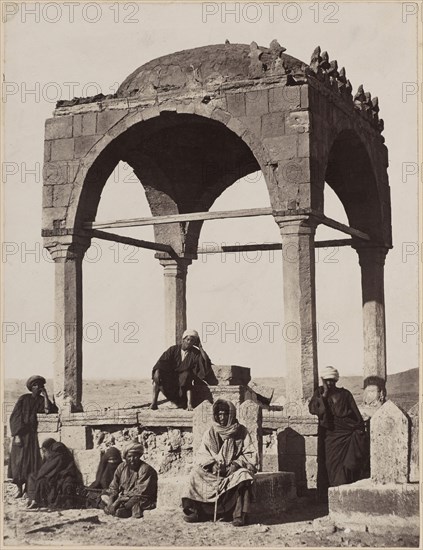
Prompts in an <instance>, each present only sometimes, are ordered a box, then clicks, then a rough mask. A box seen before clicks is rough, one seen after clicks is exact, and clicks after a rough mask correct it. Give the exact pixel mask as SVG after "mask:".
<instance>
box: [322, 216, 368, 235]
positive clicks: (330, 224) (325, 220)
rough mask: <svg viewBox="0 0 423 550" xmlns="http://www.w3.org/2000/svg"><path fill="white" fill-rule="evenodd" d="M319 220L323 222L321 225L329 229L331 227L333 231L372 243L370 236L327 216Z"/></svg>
mask: <svg viewBox="0 0 423 550" xmlns="http://www.w3.org/2000/svg"><path fill="white" fill-rule="evenodd" d="M319 219H320V220H321V223H322V224H323V225H326V226H327V227H331V228H332V229H337V230H338V231H342V233H346V234H347V235H352V236H353V237H358V238H359V239H363V240H365V241H370V237H369V235H367V233H363V232H362V231H359V230H358V229H354V228H353V227H349V226H348V225H345V224H343V223H340V222H337V221H336V220H333V219H332V218H327V217H326V216H319Z"/></svg>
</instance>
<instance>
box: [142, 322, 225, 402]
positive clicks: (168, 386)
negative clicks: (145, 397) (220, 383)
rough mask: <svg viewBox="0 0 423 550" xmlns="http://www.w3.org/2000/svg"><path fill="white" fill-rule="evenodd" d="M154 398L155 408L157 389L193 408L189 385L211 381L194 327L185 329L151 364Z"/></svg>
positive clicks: (209, 362)
mask: <svg viewBox="0 0 423 550" xmlns="http://www.w3.org/2000/svg"><path fill="white" fill-rule="evenodd" d="M152 378H153V399H152V402H151V405H150V409H153V410H155V409H157V399H158V397H159V392H160V391H161V392H162V393H163V395H164V396H165V397H166V398H167V399H169V401H172V402H173V403H175V404H176V405H177V406H178V407H181V408H186V409H188V410H189V411H192V386H193V384H194V383H195V381H198V380H205V381H208V382H209V383H214V382H215V380H214V374H213V371H212V369H211V361H210V359H209V357H208V355H207V353H206V352H205V351H204V349H203V346H202V345H201V341H200V336H199V334H198V332H197V331H196V330H186V331H185V332H184V333H183V335H182V343H181V344H177V345H176V346H171V347H170V348H169V349H168V350H166V351H165V352H164V353H163V354H162V355H161V357H160V358H159V360H158V361H157V363H156V364H155V365H154V367H153V372H152Z"/></svg>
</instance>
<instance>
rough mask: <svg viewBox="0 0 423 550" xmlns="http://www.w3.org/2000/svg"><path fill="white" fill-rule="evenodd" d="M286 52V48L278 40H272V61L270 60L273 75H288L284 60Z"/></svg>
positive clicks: (270, 51)
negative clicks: (283, 55) (283, 56)
mask: <svg viewBox="0 0 423 550" xmlns="http://www.w3.org/2000/svg"><path fill="white" fill-rule="evenodd" d="M285 51H286V48H284V47H283V46H281V45H280V44H279V42H278V41H277V40H276V39H275V40H272V42H271V43H270V47H269V54H270V59H269V60H268V63H269V66H270V67H269V68H270V73H271V74H272V75H277V74H286V70H285V66H284V62H283V59H282V54H283V52H285Z"/></svg>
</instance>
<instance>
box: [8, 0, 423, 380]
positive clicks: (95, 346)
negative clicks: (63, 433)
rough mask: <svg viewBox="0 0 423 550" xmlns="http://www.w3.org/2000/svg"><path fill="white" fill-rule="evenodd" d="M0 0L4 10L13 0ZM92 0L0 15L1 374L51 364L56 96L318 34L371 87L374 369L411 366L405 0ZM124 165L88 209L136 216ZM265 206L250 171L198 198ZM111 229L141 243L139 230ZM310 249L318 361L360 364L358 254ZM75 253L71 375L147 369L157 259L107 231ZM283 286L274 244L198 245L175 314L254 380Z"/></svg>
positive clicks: (274, 361)
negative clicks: (206, 252)
mask: <svg viewBox="0 0 423 550" xmlns="http://www.w3.org/2000/svg"><path fill="white" fill-rule="evenodd" d="M4 4H5V5H7V6H8V10H9V11H8V12H7V13H8V14H9V13H11V11H13V5H12V4H11V3H7V2H6V3H4ZM91 4H92V6H91V8H90V10H87V9H85V8H84V5H83V4H81V3H78V2H76V3H75V6H74V13H73V14H72V13H71V12H70V7H66V6H65V5H62V4H58V3H56V4H54V5H53V3H50V7H49V8H48V10H44V11H43V4H41V3H36V4H33V5H32V9H33V11H34V14H33V15H31V14H30V11H29V10H30V5H29V4H21V5H19V6H20V10H19V12H18V13H16V15H14V16H13V17H8V18H7V23H6V25H5V26H4V30H5V41H6V44H5V46H6V47H5V50H4V51H5V53H4V56H5V67H4V75H3V80H4V81H5V83H6V84H4V86H5V87H4V92H6V93H5V97H4V103H3V107H4V110H5V121H6V122H5V132H4V133H5V140H4V163H3V189H4V199H5V201H4V241H5V244H4V245H3V258H2V261H3V263H2V266H3V270H4V287H3V288H4V318H3V345H4V352H5V353H4V354H3V358H4V366H5V375H6V377H27V376H29V375H31V374H34V373H39V374H43V375H45V376H51V375H52V374H53V353H54V344H53V343H52V340H54V336H55V335H54V331H53V330H52V324H51V323H53V322H54V301H53V299H54V264H53V262H52V261H51V260H50V259H49V256H48V253H47V252H46V251H45V252H43V249H42V239H41V236H40V232H41V197H42V177H41V167H42V159H43V140H44V121H45V119H46V118H48V117H50V116H51V114H52V111H53V109H54V104H55V101H56V100H57V99H60V98H61V99H69V98H71V97H73V96H74V95H76V96H82V95H94V94H95V93H99V92H100V91H102V92H103V93H105V94H107V93H113V92H114V91H116V89H117V87H118V85H119V84H120V83H121V82H122V81H123V80H124V79H125V78H126V76H127V75H128V74H130V73H131V72H132V71H134V70H135V69H136V68H137V67H138V66H140V65H142V64H144V63H146V62H147V61H149V60H151V59H154V58H156V57H159V56H161V55H165V54H169V53H172V52H176V51H180V50H183V49H187V48H194V47H198V46H203V45H208V44H219V43H224V42H225V39H229V40H230V42H231V43H247V44H249V43H251V42H252V41H255V42H257V43H258V44H259V45H262V46H268V45H269V44H270V42H271V40H272V39H274V38H277V39H278V41H279V42H280V44H281V45H283V46H284V47H285V48H286V53H288V54H290V55H292V56H294V57H297V58H298V59H301V60H303V61H305V62H306V63H308V62H309V61H310V56H311V53H312V52H313V50H314V48H315V47H316V46H317V45H320V46H321V48H322V51H323V50H327V51H328V53H329V56H330V59H331V60H332V59H337V60H338V65H339V67H342V66H345V68H346V71H347V77H348V78H349V79H350V80H351V82H352V85H353V92H354V93H355V92H356V90H357V88H358V86H359V85H360V84H363V85H364V89H365V91H370V92H371V94H372V96H378V97H379V105H380V113H379V116H380V117H381V118H383V119H384V121H385V131H384V133H383V135H384V136H385V139H386V145H387V147H388V150H389V163H390V164H389V179H390V185H391V200H392V224H393V241H394V249H393V250H391V251H390V252H389V254H388V257H387V262H386V271H385V272H386V278H385V297H386V317H387V357H388V359H387V360H388V374H389V373H395V372H399V371H403V370H406V369H410V368H414V367H417V366H418V340H419V338H418V335H417V322H418V313H417V304H418V294H417V292H418V290H417V289H418V286H417V285H418V273H417V270H418V233H417V215H418V209H417V186H418V178H417V175H416V164H415V163H416V162H417V99H418V98H417V93H416V82H417V57H416V51H417V47H416V15H413V14H412V13H411V12H412V9H413V8H412V6H413V5H415V4H412V3H404V4H402V3H399V2H398V3H395V2H392V3H373V4H370V3H369V4H367V3H360V4H358V3H356V4H352V3H335V2H326V3H322V4H317V3H313V4H308V3H301V4H296V3H290V4H289V5H288V7H287V6H286V5H283V4H282V3H276V4H275V5H274V12H273V15H272V13H271V11H270V6H269V4H267V6H266V5H261V6H260V10H258V9H256V7H254V6H252V5H251V4H247V6H250V7H248V8H245V7H243V5H242V4H236V5H235V4H233V5H232V8H234V7H235V11H236V13H235V14H231V13H229V11H227V12H225V6H224V5H223V4H218V3H211V2H210V3H207V4H204V5H203V6H202V5H201V4H198V5H194V4H156V5H151V4H150V5H149V4H135V3H122V4H120V7H119V11H116V10H117V7H116V6H117V4H116V3H114V4H100V3H91ZM37 6H38V8H37ZM55 6H56V7H55ZM404 6H405V7H404ZM4 9H5V8H3V15H4V16H5V11H4ZM228 9H229V7H228V6H227V7H226V10H228ZM37 10H38V11H37ZM71 16H73V17H71ZM238 16H239V17H238ZM235 17H238V20H237V21H235ZM84 18H85V20H84ZM70 19H73V20H72V21H70ZM87 19H88V20H87ZM96 20H97V21H96ZM129 21H133V22H129ZM25 170H26V172H25ZM30 170H35V173H30V172H29V171H30ZM131 174H132V172H131V170H130V169H129V167H128V166H127V165H124V164H120V165H119V168H118V172H116V174H115V175H114V176H112V177H111V178H110V180H109V182H108V183H107V184H106V187H105V189H104V192H103V195H102V199H101V202H100V207H99V211H98V215H97V220H99V221H100V220H108V219H114V218H126V217H139V216H148V215H150V211H149V208H148V205H147V201H146V198H145V195H144V192H143V188H142V186H141V184H140V183H139V182H138V180H136V178H135V177H134V176H133V175H131ZM413 174H414V175H413ZM268 205H270V202H269V196H268V193H267V189H266V186H265V183H264V180H263V178H262V176H261V174H260V173H258V174H251V175H250V176H249V177H247V178H245V179H244V180H240V181H239V182H237V183H236V184H234V185H233V186H232V187H231V188H229V189H228V190H227V191H226V192H225V193H224V194H223V195H222V196H221V197H219V199H218V200H217V201H216V202H215V204H214V205H213V210H230V209H238V208H249V207H262V206H268ZM325 214H326V215H327V216H329V217H332V218H335V219H337V220H338V221H341V222H344V223H346V215H345V213H344V211H343V207H342V205H341V204H340V203H339V201H338V199H337V198H336V197H335V195H334V193H333V192H332V191H331V189H330V188H329V187H328V186H326V191H325ZM116 232H120V233H121V234H128V235H134V236H137V237H140V238H146V239H151V240H153V230H152V228H151V227H149V228H140V229H133V230H126V231H125V230H123V229H119V230H117V231H116ZM326 238H344V235H342V234H340V233H338V232H336V231H333V230H330V229H328V228H325V227H319V228H318V230H317V235H316V240H322V239H326ZM266 241H269V242H279V241H280V234H279V230H278V228H277V225H276V224H275V222H274V221H273V218H272V217H263V218H249V219H238V220H225V221H209V222H205V224H204V227H203V231H202V234H201V236H200V242H202V243H212V242H215V243H218V244H219V245H220V244H222V243H226V244H234V243H237V242H238V243H247V242H266ZM30 251H33V253H32V254H31V253H30ZM317 254H318V255H317V256H316V287H317V319H318V327H319V343H318V360H319V366H320V367H323V366H324V365H326V364H333V365H335V366H336V367H337V368H338V369H339V370H340V372H341V375H342V374H345V375H352V374H356V375H360V374H361V373H362V361H363V354H362V348H363V342H362V319H361V289H360V270H359V265H358V261H357V255H356V253H355V251H354V250H352V249H350V248H341V249H340V250H339V251H333V250H323V249H320V250H318V251H317ZM87 255H88V259H87V261H85V262H84V324H85V330H84V376H85V377H88V378H101V377H104V378H120V377H122V378H126V377H131V378H146V377H149V376H150V372H151V368H152V366H153V364H154V362H155V361H156V360H157V358H158V356H159V355H160V354H161V353H162V351H163V350H164V348H165V344H164V319H163V315H164V295H163V274H162V267H161V266H160V265H159V263H158V260H156V259H154V253H153V252H152V251H146V250H140V249H137V250H135V249H132V248H130V249H125V248H124V247H123V246H122V245H113V244H112V243H105V242H96V244H94V245H93V247H92V248H91V249H90V250H89V251H88V253H87ZM282 290H283V279H282V264H281V253H280V252H274V253H271V252H262V253H249V254H245V253H243V254H240V255H238V256H236V255H227V256H225V257H222V256H220V255H215V256H208V257H203V258H201V257H200V259H199V260H197V261H196V262H194V264H193V265H192V266H191V267H190V268H189V272H188V326H189V327H193V328H197V329H198V330H199V332H200V334H202V336H203V338H202V339H203V345H204V348H205V349H206V350H207V352H208V353H209V355H210V357H211V358H212V360H213V362H214V363H216V364H236V365H242V366H246V367H250V368H251V372H252V376H253V377H260V376H279V375H280V376H283V375H285V373H286V365H285V359H284V339H283V324H284V315H283V295H282ZM31 331H32V332H31Z"/></svg>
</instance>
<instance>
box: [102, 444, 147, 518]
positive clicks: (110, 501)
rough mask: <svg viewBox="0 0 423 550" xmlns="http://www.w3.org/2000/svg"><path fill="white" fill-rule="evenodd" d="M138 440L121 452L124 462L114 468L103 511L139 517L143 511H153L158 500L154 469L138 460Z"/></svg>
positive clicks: (140, 451)
mask: <svg viewBox="0 0 423 550" xmlns="http://www.w3.org/2000/svg"><path fill="white" fill-rule="evenodd" d="M143 452H144V449H143V446H142V445H141V443H137V442H133V443H132V444H131V445H130V447H129V448H128V449H127V451H126V453H125V455H124V458H125V460H124V462H122V464H119V466H118V467H117V468H116V471H115V475H114V476H113V480H112V482H111V484H110V488H109V491H108V495H109V496H108V497H106V496H103V497H102V499H103V500H104V501H105V502H106V501H107V505H106V507H105V508H104V511H105V512H106V514H109V515H112V516H117V517H119V518H129V517H131V516H132V517H133V518H142V517H143V511H144V510H152V509H153V508H155V507H156V502H157V472H156V470H155V469H154V468H152V467H151V466H149V465H148V464H147V463H146V462H143V461H142V460H141V456H142V454H143Z"/></svg>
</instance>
